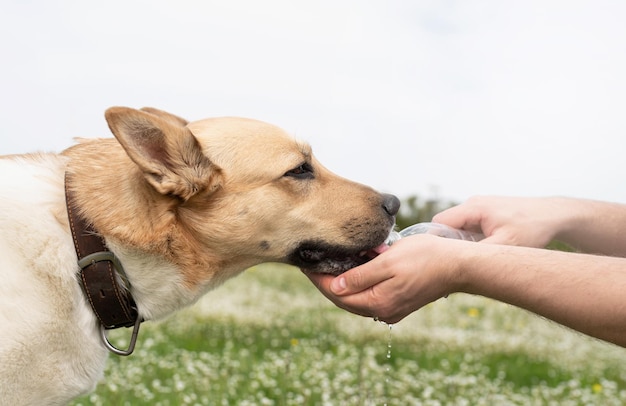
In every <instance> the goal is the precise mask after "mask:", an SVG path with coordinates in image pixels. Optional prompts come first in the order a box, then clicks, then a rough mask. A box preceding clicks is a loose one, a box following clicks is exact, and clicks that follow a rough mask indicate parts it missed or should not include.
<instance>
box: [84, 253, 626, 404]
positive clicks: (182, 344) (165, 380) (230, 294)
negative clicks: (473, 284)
mask: <svg viewBox="0 0 626 406" xmlns="http://www.w3.org/2000/svg"><path fill="white" fill-rule="evenodd" d="M115 333H116V334H115V337H114V339H115V340H118V342H119V340H122V341H123V340H124V339H125V338H124V337H125V336H126V335H127V333H128V332H127V331H122V332H115ZM389 338H391V358H387V346H388V343H389ZM122 344H123V343H120V345H122ZM625 352H626V351H625V350H623V349H621V348H618V347H615V346H613V345H609V344H606V343H601V342H597V341H595V340H592V339H589V338H587V337H583V336H581V335H579V334H576V333H574V332H571V331H569V330H567V329H564V328H562V327H559V326H556V325H554V324H552V323H550V322H547V321H545V320H543V319H541V318H538V317H536V316H533V315H531V314H528V313H527V312H524V311H522V310H519V309H516V308H513V307H510V306H506V305H502V304H500V303H496V302H493V301H489V300H487V299H484V298H479V297H471V296H467V295H453V296H451V297H450V298H449V299H447V300H441V301H438V302H437V303H434V304H431V305H429V306H427V307H426V308H424V309H422V310H421V311H419V312H417V313H416V314H414V315H412V316H410V317H408V318H407V319H405V320H403V321H402V322H401V323H399V324H398V325H396V326H393V329H392V330H391V332H390V330H389V328H388V327H387V326H385V325H383V324H381V323H375V322H373V321H372V320H369V319H365V318H361V317H358V316H354V315H351V314H349V313H346V312H344V311H342V310H339V309H337V308H335V307H334V306H333V305H332V304H330V303H329V302H328V301H327V300H326V299H325V298H323V297H322V295H321V294H319V292H318V291H317V290H316V289H315V288H314V287H313V286H312V285H311V284H310V283H309V282H308V280H307V279H306V278H304V277H303V276H302V275H301V274H299V272H298V271H297V270H295V269H293V268H288V267H283V266H277V265H267V266H263V267H257V268H255V269H254V270H252V271H249V272H247V273H246V274H245V275H243V276H241V277H239V278H236V279H234V280H232V281H229V282H228V283H227V284H226V285H225V286H224V287H222V288H219V289H218V290H216V291H215V292H212V293H209V294H208V295H207V297H206V298H205V299H203V300H202V301H201V302H200V303H198V304H197V305H196V306H194V307H193V308H191V309H187V310H185V311H183V312H181V313H179V314H177V315H175V316H173V317H171V318H169V319H167V320H165V321H162V322H158V323H145V326H144V327H142V331H141V332H140V337H139V343H138V349H137V350H136V353H135V354H133V355H132V356H131V357H129V358H123V357H115V356H111V357H110V359H109V362H108V366H107V370H106V372H105V379H104V380H103V381H102V382H101V383H100V384H99V386H98V388H97V390H96V392H95V393H93V394H90V395H87V396H85V397H83V398H81V399H78V400H77V401H76V402H75V403H74V404H75V405H79V404H81V405H88V404H94V405H124V404H128V405H183V404H187V405H196V404H198V405H263V404H267V405H325V404H327V405H382V404H388V405H408V404H415V405H419V404H423V405H444V404H445V405H457V404H458V405H481V404H484V405H494V404H497V405H544V404H555V405H556V404H559V405H569V404H571V405H590V404H591V405H593V404H597V405H621V404H624V403H625V402H626V373H624V372H622V371H623V368H622V366H623V365H626V363H625V361H626V355H625V354H624V353H625Z"/></svg>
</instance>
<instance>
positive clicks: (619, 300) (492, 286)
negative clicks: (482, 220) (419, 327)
mask: <svg viewBox="0 0 626 406" xmlns="http://www.w3.org/2000/svg"><path fill="white" fill-rule="evenodd" d="M476 248H478V247H473V248H471V249H465V250H463V251H462V253H461V255H462V259H461V260H460V262H459V268H458V269H459V271H458V272H459V274H458V279H457V281H458V282H459V288H458V291H462V292H467V293H472V294H478V295H482V296H486V297H490V298H493V299H496V300H499V301H502V302H506V303H509V304H512V305H515V306H518V307H521V308H524V309H527V310H530V311H532V312H534V313H536V314H539V315H541V316H544V317H546V318H548V319H551V320H554V321H556V322H558V323H560V324H563V325H565V326H568V327H570V328H573V329H575V330H578V331H581V332H583V333H585V334H588V335H591V336H594V337H597V338H600V339H603V340H606V341H610V342H613V343H615V344H618V345H621V346H626V259H622V258H613V257H598V256H591V255H584V254H571V253H563V252H556V251H548V250H542V249H535V248H522V247H508V246H497V245H489V244H483V246H481V247H480V248H479V249H476Z"/></svg>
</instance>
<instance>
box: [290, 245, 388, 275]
mask: <svg viewBox="0 0 626 406" xmlns="http://www.w3.org/2000/svg"><path fill="white" fill-rule="evenodd" d="M388 248H389V246H388V245H387V244H385V243H382V244H380V245H377V246H374V247H370V248H359V249H350V248H344V247H336V246H331V245H328V244H325V243H316V242H307V243H302V244H301V245H300V246H299V247H298V248H297V249H296V250H295V251H294V252H293V253H292V254H291V255H290V261H291V263H292V264H293V265H295V266H298V267H299V268H301V269H303V270H304V271H306V272H315V273H326V274H331V275H339V274H342V273H344V272H345V271H347V270H348V269H352V268H354V267H357V266H359V265H363V264H364V263H366V262H368V261H370V260H371V259H373V258H376V257H377V256H378V255H379V254H381V253H382V252H384V251H386V250H387V249H388Z"/></svg>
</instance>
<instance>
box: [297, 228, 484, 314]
mask: <svg viewBox="0 0 626 406" xmlns="http://www.w3.org/2000/svg"><path fill="white" fill-rule="evenodd" d="M454 244H457V245H458V247H452V245H454ZM467 244H476V243H474V242H466V241H457V240H448V239H445V238H441V237H435V236H432V235H414V236H410V237H406V238H403V239H401V240H399V241H397V242H395V243H394V244H393V245H392V246H391V247H390V248H389V249H388V250H387V251H385V252H383V253H382V254H380V255H379V256H377V257H376V258H374V259H372V260H371V261H369V262H367V263H366V264H364V265H361V266H358V267H356V268H353V269H350V270H349V271H347V272H345V273H343V274H342V275H339V276H337V277H334V276H332V275H324V274H313V273H307V274H306V275H307V276H308V277H309V278H310V279H311V281H312V282H313V283H314V284H315V285H316V286H317V288H318V289H319V290H320V291H321V292H322V293H323V294H324V295H325V296H326V297H327V298H328V299H330V300H331V301H332V302H333V303H335V304H336V305H337V306H338V307H340V308H342V309H345V310H348V311H350V312H352V313H355V314H359V315H361V316H366V317H375V318H377V319H379V320H381V321H384V322H386V323H397V322H398V321H400V320H402V319H403V318H404V317H406V316H407V315H409V314H410V313H412V312H414V311H415V310H417V309H419V308H421V307H422V306H424V305H426V304H428V303H430V302H433V301H435V300H437V299H439V298H440V297H443V296H446V295H448V294H449V293H452V292H453V291H456V288H457V287H456V283H457V282H458V278H457V277H456V273H457V272H458V271H459V270H458V269H457V268H458V266H457V265H458V264H457V263H456V262H455V261H454V259H453V257H452V255H451V253H453V252H458V250H459V249H461V248H460V247H462V246H466V245H467Z"/></svg>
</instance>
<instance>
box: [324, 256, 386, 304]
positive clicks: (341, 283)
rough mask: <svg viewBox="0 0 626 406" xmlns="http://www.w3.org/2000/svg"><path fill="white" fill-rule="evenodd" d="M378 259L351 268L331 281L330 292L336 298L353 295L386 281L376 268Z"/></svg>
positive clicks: (382, 273) (378, 268)
mask: <svg viewBox="0 0 626 406" xmlns="http://www.w3.org/2000/svg"><path fill="white" fill-rule="evenodd" d="M383 255H384V254H383ZM379 257H380V256H379ZM379 257H376V258H374V259H372V260H371V261H370V262H368V263H366V264H364V265H361V266H357V267H356V268H352V269H350V270H348V271H346V272H344V273H343V274H341V275H339V276H338V277H336V278H335V279H333V280H332V282H331V284H330V290H331V292H332V293H334V294H335V295H337V296H346V295H353V294H355V293H358V292H362V291H364V290H366V289H369V288H370V287H372V286H374V285H376V284H378V283H380V282H382V281H384V280H386V279H388V278H387V277H386V276H385V275H384V272H381V271H382V269H380V267H378V266H377V263H378V261H377V259H378V258H379Z"/></svg>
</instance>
